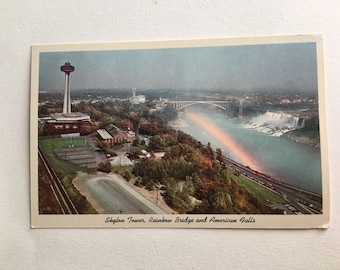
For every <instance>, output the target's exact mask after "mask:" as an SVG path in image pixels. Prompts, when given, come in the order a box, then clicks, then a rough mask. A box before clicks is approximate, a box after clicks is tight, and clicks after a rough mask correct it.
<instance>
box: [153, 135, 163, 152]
mask: <svg viewBox="0 0 340 270" xmlns="http://www.w3.org/2000/svg"><path fill="white" fill-rule="evenodd" d="M164 146H165V143H164V140H163V139H162V137H161V136H160V135H156V136H153V137H151V139H150V142H149V150H150V151H159V150H164Z"/></svg>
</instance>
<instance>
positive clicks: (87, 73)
mask: <svg viewBox="0 0 340 270" xmlns="http://www.w3.org/2000/svg"><path fill="white" fill-rule="evenodd" d="M65 62H70V63H71V64H72V65H73V66H74V67H75V71H74V72H73V73H71V77H70V82H71V90H77V89H132V88H136V89H137V91H138V89H178V90H181V89H182V90H192V89H198V90H202V89H206V90H223V89H225V90H243V91H251V90H272V91H275V90H293V91H310V92H311V93H313V92H315V93H316V90H317V59H316V44H315V43H314V42H311V43H288V44H265V45H237V46H221V47H196V48H171V49H140V50H112V51H72V52H42V53H40V63H39V69H40V74H39V91H50V90H63V89H64V73H63V72H61V71H60V66H62V65H63V64H64V63H65Z"/></svg>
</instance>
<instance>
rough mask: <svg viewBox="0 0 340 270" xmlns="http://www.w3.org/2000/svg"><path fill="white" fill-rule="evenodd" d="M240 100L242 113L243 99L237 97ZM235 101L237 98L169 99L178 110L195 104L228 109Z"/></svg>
mask: <svg viewBox="0 0 340 270" xmlns="http://www.w3.org/2000/svg"><path fill="white" fill-rule="evenodd" d="M236 100H237V101H238V102H239V108H240V114H241V115H242V99H236ZM234 102H235V98H233V99H232V100H223V101H222V100H191V101H188V100H177V101H170V100H169V101H168V103H169V104H171V106H172V107H173V108H175V109H176V110H177V111H180V110H182V109H184V108H186V107H189V106H192V105H195V104H207V105H213V106H215V107H218V108H221V109H222V110H225V111H227V110H228V108H229V105H230V104H231V103H234Z"/></svg>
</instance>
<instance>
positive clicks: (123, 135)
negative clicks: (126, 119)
mask: <svg viewBox="0 0 340 270" xmlns="http://www.w3.org/2000/svg"><path fill="white" fill-rule="evenodd" d="M97 134H98V137H99V139H101V140H104V141H106V142H108V143H110V144H111V145H113V144H121V143H131V142H132V141H133V140H134V139H135V137H136V134H135V133H134V132H133V131H132V130H131V129H130V128H129V129H128V130H122V129H120V128H118V127H117V126H115V125H114V124H110V125H108V126H106V127H105V128H104V129H98V130H97Z"/></svg>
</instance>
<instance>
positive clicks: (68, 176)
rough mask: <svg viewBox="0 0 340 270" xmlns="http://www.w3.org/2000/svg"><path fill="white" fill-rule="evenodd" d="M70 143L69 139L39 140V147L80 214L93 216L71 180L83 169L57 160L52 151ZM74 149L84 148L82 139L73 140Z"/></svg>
mask: <svg viewBox="0 0 340 270" xmlns="http://www.w3.org/2000/svg"><path fill="white" fill-rule="evenodd" d="M69 143H70V139H69V138H62V139H48V140H40V141H39V147H40V149H41V151H42V152H43V153H44V155H45V156H46V157H47V158H48V160H49V162H50V165H51V166H52V167H53V168H54V170H55V171H56V172H57V173H58V174H59V175H61V178H62V182H63V185H64V187H65V189H66V190H67V193H68V194H69V196H70V197H71V199H72V201H73V202H74V203H75V204H76V207H77V210H78V211H79V212H80V213H82V214H94V213H96V210H95V209H94V208H93V207H92V206H91V204H90V203H88V201H87V200H86V198H85V197H83V196H82V195H81V194H80V193H79V192H78V190H77V189H76V188H75V187H74V186H73V184H72V179H73V178H74V177H75V175H76V172H77V171H84V170H85V169H84V168H82V167H79V166H77V165H75V164H72V163H70V162H67V161H64V160H61V159H59V158H58V157H57V156H56V155H55V154H54V152H53V149H61V148H67V147H68V145H69ZM72 144H73V145H74V147H85V146H86V143H85V140H84V138H76V139H75V138H74V139H73V141H72Z"/></svg>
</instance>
